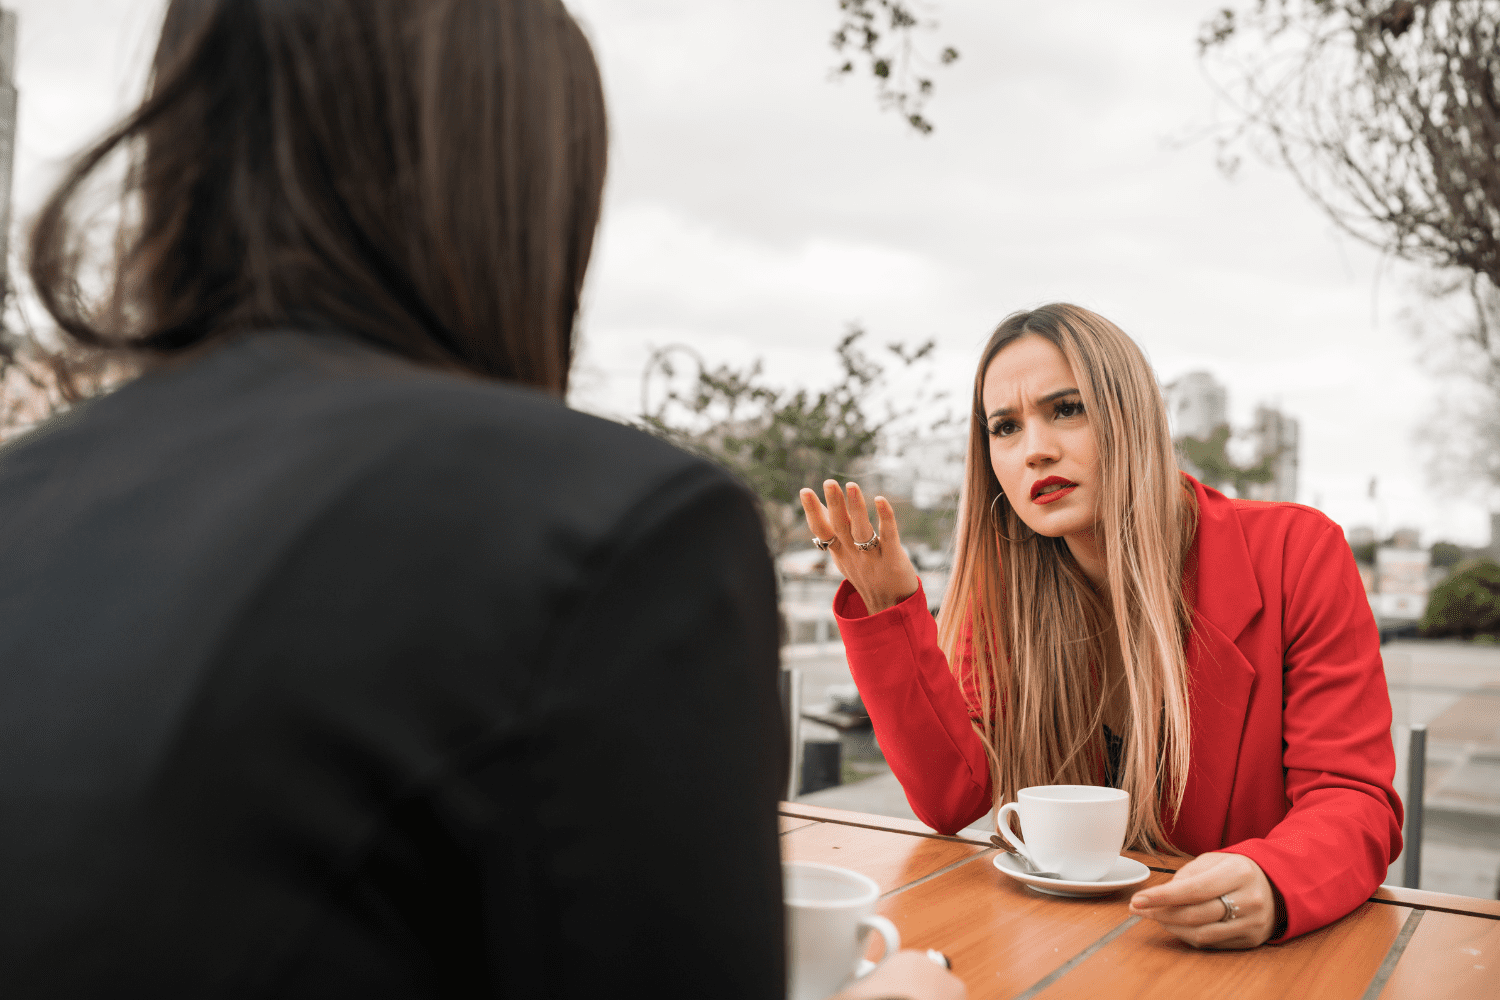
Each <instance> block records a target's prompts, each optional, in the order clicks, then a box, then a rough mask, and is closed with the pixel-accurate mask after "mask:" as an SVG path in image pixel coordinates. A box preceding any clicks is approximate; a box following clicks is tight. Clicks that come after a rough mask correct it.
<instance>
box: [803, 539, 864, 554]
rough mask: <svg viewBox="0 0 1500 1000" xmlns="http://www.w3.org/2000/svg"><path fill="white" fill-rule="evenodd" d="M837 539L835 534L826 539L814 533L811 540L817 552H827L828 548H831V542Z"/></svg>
mask: <svg viewBox="0 0 1500 1000" xmlns="http://www.w3.org/2000/svg"><path fill="white" fill-rule="evenodd" d="M838 540H839V539H838V536H837V535H834V536H833V537H832V538H828V539H823V538H819V537H818V536H817V535H814V536H813V540H812V543H813V548H815V549H817V550H818V551H819V552H827V551H828V550H829V549H831V548H833V543H834V542H836V541H838ZM854 544H856V545H858V544H859V543H858V542H855V543H854Z"/></svg>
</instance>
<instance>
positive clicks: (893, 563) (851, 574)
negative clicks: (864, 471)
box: [799, 479, 921, 615]
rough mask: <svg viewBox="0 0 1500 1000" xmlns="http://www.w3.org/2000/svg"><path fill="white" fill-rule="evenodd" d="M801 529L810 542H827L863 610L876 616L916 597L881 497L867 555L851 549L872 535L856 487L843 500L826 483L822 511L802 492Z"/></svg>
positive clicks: (913, 573)
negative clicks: (810, 535)
mask: <svg viewBox="0 0 1500 1000" xmlns="http://www.w3.org/2000/svg"><path fill="white" fill-rule="evenodd" d="M799 496H800V498H801V500H802V512H803V513H804V514H806V515H807V527H808V529H809V530H810V531H811V532H812V533H813V537H814V538H818V539H822V540H824V541H827V540H829V539H833V544H832V545H830V546H829V548H828V554H829V555H831V556H833V562H834V565H836V566H837V567H838V568H839V572H840V573H842V574H844V579H846V580H848V581H849V583H850V584H851V585H852V586H853V587H854V589H855V590H857V591H859V596H860V598H861V599H863V600H864V602H865V610H866V611H868V612H869V613H870V614H872V615H873V614H877V613H879V612H881V611H884V610H885V609H886V608H890V607H894V606H895V605H897V604H900V603H901V602H902V601H904V600H906V599H907V598H908V597H910V596H911V595H912V594H915V593H916V592H917V587H918V586H920V584H921V581H920V580H919V579H918V578H917V571H916V569H915V568H913V566H912V564H911V560H910V559H908V558H907V557H906V550H905V549H903V548H902V547H901V533H900V532H899V531H897V530H896V512H895V511H894V510H892V509H891V505H890V501H888V500H886V498H885V497H876V498H875V513H876V516H877V517H878V518H879V520H880V544H879V545H877V546H875V547H874V548H872V549H869V550H868V551H862V550H860V549H858V548H856V547H855V543H856V542H857V541H858V542H868V541H869V540H870V539H871V538H873V537H874V535H875V528H874V526H873V525H872V524H871V523H870V512H869V509H868V508H867V507H866V506H865V495H864V493H863V492H862V491H861V490H860V488H859V486H858V484H856V483H850V484H849V486H848V496H847V497H846V496H845V491H844V490H841V489H839V484H838V483H836V482H834V481H833V480H832V479H829V480H825V481H824V483H823V496H824V498H825V499H826V500H827V501H828V506H826V507H825V506H823V504H821V503H819V502H818V495H817V494H816V493H814V492H813V491H812V490H809V489H804V490H802V492H801V493H800V494H799Z"/></svg>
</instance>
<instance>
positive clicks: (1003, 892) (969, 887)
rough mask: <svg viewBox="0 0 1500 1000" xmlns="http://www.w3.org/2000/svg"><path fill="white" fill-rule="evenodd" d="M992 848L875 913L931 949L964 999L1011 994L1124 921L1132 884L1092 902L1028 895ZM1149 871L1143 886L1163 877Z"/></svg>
mask: <svg viewBox="0 0 1500 1000" xmlns="http://www.w3.org/2000/svg"><path fill="white" fill-rule="evenodd" d="M993 858H994V854H993V853H988V854H985V855H983V856H980V857H976V858H975V859H974V860H973V861H971V862H969V863H968V864H966V865H962V866H960V867H958V868H955V869H953V870H952V871H950V872H946V873H944V874H942V875H940V876H938V877H937V878H934V879H931V880H930V881H927V882H924V883H922V884H921V885H917V886H913V887H912V888H909V889H907V890H906V891H904V892H901V893H899V894H898V895H895V896H891V897H888V898H887V899H885V900H884V901H883V902H882V903H881V905H880V910H879V912H880V913H882V914H883V915H884V916H886V917H889V918H890V920H891V921H892V922H893V923H894V924H895V925H896V928H897V929H898V930H900V932H901V943H902V946H903V947H906V948H937V949H939V950H940V951H942V952H943V953H944V954H946V955H947V956H948V958H949V959H950V960H951V961H952V962H953V972H954V974H955V975H957V976H958V977H959V978H960V979H962V980H963V981H964V982H965V984H967V985H968V987H969V998H970V1000H989V998H1008V997H1014V996H1016V995H1017V994H1019V993H1022V992H1024V991H1025V990H1027V989H1029V988H1030V987H1031V986H1032V985H1033V984H1035V983H1036V982H1038V981H1039V980H1041V979H1043V978H1044V977H1046V976H1047V975H1048V974H1049V973H1051V972H1052V971H1053V970H1054V969H1056V968H1058V967H1059V966H1060V965H1062V964H1063V963H1065V962H1067V961H1068V960H1069V959H1071V958H1072V957H1073V956H1074V955H1076V954H1078V953H1079V952H1080V951H1082V950H1083V949H1085V948H1087V947H1088V946H1089V945H1091V944H1093V943H1094V942H1095V941H1097V940H1099V938H1101V937H1103V936H1104V935H1105V934H1108V933H1109V932H1110V931H1111V930H1113V929H1114V928H1116V927H1118V926H1119V925H1120V924H1121V923H1123V922H1124V921H1126V920H1129V919H1130V912H1129V909H1128V905H1129V902H1130V894H1131V892H1133V891H1134V888H1132V889H1128V890H1122V891H1120V892H1117V893H1114V894H1113V895H1109V896H1101V897H1096V898H1093V899H1060V898H1058V897H1056V896H1046V895H1043V894H1042V893H1039V892H1034V891H1032V890H1030V889H1028V888H1026V887H1025V886H1023V885H1022V884H1021V883H1019V882H1017V881H1015V880H1014V879H1010V878H1007V877H1006V876H1004V875H1002V874H1000V873H999V872H998V871H996V870H995V867H994V865H993V864H992V860H993ZM1167 878H1168V876H1166V875H1158V874H1153V875H1152V876H1151V877H1150V878H1149V879H1147V881H1146V883H1145V884H1146V885H1156V884H1158V883H1160V882H1163V881H1165V880H1166V879H1167Z"/></svg>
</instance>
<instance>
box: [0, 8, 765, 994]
mask: <svg viewBox="0 0 1500 1000" xmlns="http://www.w3.org/2000/svg"><path fill="white" fill-rule="evenodd" d="M605 151H606V128H605V115H604V102H603V97H602V94H601V89H600V83H599V77H598V73H597V70H596V67H595V63H594V60H593V56H592V54H591V51H590V47H589V45H588V43H587V42H586V40H585V38H584V36H583V35H582V33H581V32H580V31H579V29H578V27H577V26H576V25H575V24H574V22H573V21H572V19H571V18H570V17H569V15H568V14H567V12H566V11H565V9H564V8H563V6H562V4H561V3H559V2H557V0H488V2H479V0H428V2H424V3H420V4H418V3H411V2H407V0H299V2H295V3H292V2H285V0H282V2H273V0H173V2H172V3H171V4H170V5H169V7H168V9H167V11H166V16H165V21H164V24H163V28H162V33H161V40H160V43H159V46H158V48H157V50H156V54H155V58H154V63H153V72H152V77H151V82H150V86H149V90H148V93H147V96H146V97H145V99H144V101H143V103H142V104H141V105H140V106H139V108H138V109H136V110H135V111H134V112H133V113H131V114H130V115H129V116H128V117H127V118H125V119H124V121H123V122H122V123H121V124H120V125H119V126H118V127H117V128H115V129H114V130H113V131H112V132H111V133H110V134H108V135H107V136H106V137H105V138H104V139H103V140H102V141H100V142H99V143H98V144H97V145H95V146H94V147H93V148H92V149H90V150H89V151H87V152H86V153H85V154H84V155H83V156H82V157H81V158H80V159H79V160H78V161H77V163H76V164H75V165H74V166H73V167H72V169H71V170H70V172H69V173H68V174H67V175H66V177H65V179H64V180H63V181H62V183H61V185H60V186H59V187H58V189H57V191H56V192H55V193H54V194H53V195H52V197H51V199H50V201H48V203H47V204H46V206H45V207H44V209H43V210H42V211H41V213H40V215H39V218H38V220H37V223H36V226H35V229H34V233H33V237H32V242H31V276H32V279H33V282H34V284H35V286H36V290H37V294H38V295H39V296H40V299H41V301H42V302H43V304H44V305H45V306H46V308H47V310H48V311H49V312H50V313H51V315H52V316H53V317H54V318H55V320H56V322H57V324H58V326H59V327H60V328H61V329H62V331H64V333H65V334H66V335H67V336H68V337H70V338H71V340H72V341H73V342H74V343H75V345H78V346H80V347H82V348H88V349H93V350H96V351H104V352H109V354H110V355H111V356H112V357H115V358H117V359H123V360H124V361H126V362H128V363H129V364H131V365H133V366H136V367H137V368H139V370H140V374H139V377H137V378H134V379H133V380H131V381H129V382H128V383H127V384H124V385H123V386H122V387H120V388H118V389H116V390H115V391H113V392H111V393H109V394H106V395H102V396H99V397H96V398H92V399H89V400H87V401H83V402H81V403H79V404H78V405H76V406H74V407H73V408H72V409H70V410H69V411H68V412H66V413H65V414H63V415H62V416H60V417H58V418H56V419H54V420H53V421H51V422H50V423H48V424H46V425H44V426H42V427H41V428H40V429H38V430H35V431H33V432H31V433H29V434H28V435H26V436H23V437H21V438H19V439H17V440H15V441H13V442H12V443H11V444H9V445H8V446H6V447H5V448H4V449H0V565H3V566H4V568H5V573H4V576H3V578H0V664H3V665H4V670H3V671H0V995H3V996H5V997H6V998H7V1000H21V998H33V997H67V998H77V997H88V996H104V995H118V996H143V997H144V996H150V997H206V996H237V997H261V996H267V997H269V996H275V997H284V998H291V997H321V998H326V997H340V996H359V997H363V998H375V997H403V998H409V997H438V996H458V995H464V996H473V995H497V996H518V997H519V996H525V997H533V996H558V997H563V996H568V997H572V996H582V995H592V996H639V995H673V996H677V995H681V996H695V997H697V996H724V997H774V996H781V995H782V993H783V990H784V972H783V958H782V948H783V941H782V934H783V916H782V901H781V888H780V867H779V864H778V842H777V828H776V818H775V804H776V801H777V799H778V798H779V794H778V793H779V791H780V790H781V789H782V787H783V782H784V780H785V775H786V762H785V759H784V757H785V750H784V748H785V745H786V741H785V738H784V736H782V735H780V734H781V733H782V731H783V725H784V724H783V722H782V720H781V718H780V714H779V711H778V706H777V699H776V678H775V673H776V658H777V649H776V635H777V630H776V606H775V585H774V579H773V575H772V566H771V561H770V558H769V556H768V554H767V551H766V547H765V543H764V540H763V539H764V536H763V531H762V527H761V524H760V521H759V519H758V514H757V511H756V508H755V505H754V502H753V500H752V498H751V497H750V495H749V494H748V493H747V491H746V490H744V489H743V488H742V487H741V486H739V485H738V484H737V483H736V482H734V481H733V480H732V479H731V478H730V477H729V476H728V475H727V474H725V473H723V472H721V471H719V470H718V469H716V468H714V467H712V466H710V465H708V464H706V463H704V462H702V461H699V460H697V459H694V458H691V457H689V456H687V455H685V454H683V453H681V452H679V451H676V450H674V449H672V448H670V447H668V446H667V445H665V444H663V443H661V442H658V441H656V440H653V439H652V438H649V437H647V436H646V435H644V434H641V433H638V432H636V431H634V430H631V429H629V428H626V427H623V426H619V425H616V424H612V423H609V422H607V421H603V420H599V419H595V418H592V417H589V416H585V415H582V414H579V413H576V412H573V411H570V410H569V409H567V408H566V407H565V406H564V405H563V402H562V397H563V394H564V391H565V389H566V386H567V377H568V368H569V364H570V361H571V357H572V352H573V330H574V324H575V319H576V313H577V310H578V301H579V293H580V289H581V286H582V282H583V278H584V270H585V267H586V264H587V261H588V258H589V253H590V248H591V246H592V243H593V238H594V231H595V225H596V222H597V219H598V215H599V204H600V191H601V187H602V182H603V176H604V168H605ZM116 157H124V158H126V160H127V162H128V169H127V173H126V180H127V185H126V194H125V199H124V201H123V203H122V207H123V211H122V213H121V218H122V219H123V220H124V223H122V226H123V228H122V230H121V232H120V235H119V239H118V240H117V241H116V242H115V245H116V246H117V247H118V248H119V255H118V258H117V260H115V261H114V262H113V265H112V266H111V267H110V268H108V269H107V271H108V273H109V274H110V275H111V277H112V279H113V281H112V284H111V285H110V287H109V288H108V289H106V290H105V291H104V293H103V294H101V295H96V296H94V297H89V296H87V295H85V294H84V292H85V290H86V289H88V288H90V287H94V285H93V284H91V282H92V275H93V272H91V271H89V270H88V269H89V267H90V263H89V261H88V259H87V256H86V255H84V254H81V253H80V248H81V247H82V246H83V245H84V243H85V238H86V236H87V232H86V227H85V226H84V224H83V223H82V222H81V221H80V220H79V213H78V210H77V207H76V206H77V205H78V203H79V202H80V199H81V193H82V192H83V191H84V190H85V187H86V185H87V184H88V182H89V181H90V180H91V179H92V178H95V177H96V176H97V175H98V174H99V173H100V171H101V168H102V167H105V166H106V165H107V164H108V163H109V162H110V161H111V160H112V158H116Z"/></svg>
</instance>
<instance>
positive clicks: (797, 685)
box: [776, 667, 802, 802]
mask: <svg viewBox="0 0 1500 1000" xmlns="http://www.w3.org/2000/svg"><path fill="white" fill-rule="evenodd" d="M776 686H777V688H778V691H777V693H778V694H780V695H781V717H782V718H783V719H784V720H785V721H786V741H787V774H786V801H787V802H791V801H794V800H795V799H796V798H797V793H798V792H799V791H800V790H801V784H802V671H800V670H797V669H794V668H792V667H782V668H781V675H780V676H779V677H778V678H777V684H776Z"/></svg>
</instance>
